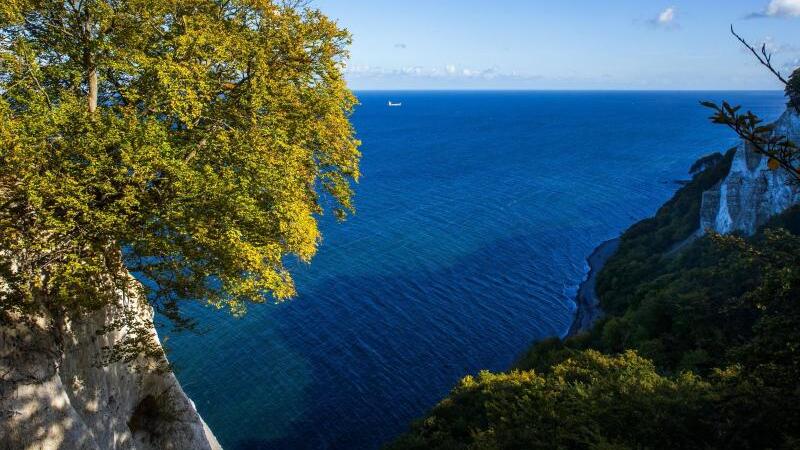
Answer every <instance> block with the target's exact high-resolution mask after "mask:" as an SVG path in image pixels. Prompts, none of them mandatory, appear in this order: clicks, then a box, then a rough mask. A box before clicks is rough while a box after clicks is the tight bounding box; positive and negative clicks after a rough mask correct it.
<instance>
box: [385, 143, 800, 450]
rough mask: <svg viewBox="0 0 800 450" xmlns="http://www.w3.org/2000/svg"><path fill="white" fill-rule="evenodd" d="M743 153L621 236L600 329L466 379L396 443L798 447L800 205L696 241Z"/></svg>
mask: <svg viewBox="0 0 800 450" xmlns="http://www.w3.org/2000/svg"><path fill="white" fill-rule="evenodd" d="M731 157H732V154H731V153H730V152H729V153H728V154H727V155H725V157H724V158H715V159H716V164H714V165H712V166H710V167H707V168H706V170H704V171H702V172H700V173H697V174H696V175H695V176H694V178H693V180H692V181H691V182H690V183H688V184H687V185H686V186H684V187H683V188H682V189H681V190H680V191H679V192H678V193H677V194H676V195H675V197H674V198H673V199H672V200H671V201H669V202H668V203H667V204H665V205H664V207H662V208H661V209H660V210H659V211H658V213H657V215H656V216H655V217H654V218H651V219H647V220H644V221H642V222H640V223H638V224H636V225H634V226H633V227H631V228H630V229H629V230H628V231H627V232H626V233H625V234H624V235H623V236H622V238H621V243H620V248H619V252H618V253H617V254H616V255H615V256H614V257H612V258H611V259H610V260H609V262H608V264H607V265H606V266H605V268H604V269H603V270H602V272H601V274H600V278H599V283H598V292H599V294H600V296H601V304H602V306H603V308H604V309H605V311H606V312H607V315H606V317H605V318H603V319H602V320H600V321H598V322H597V323H596V325H595V326H594V328H593V329H592V330H591V331H590V332H589V333H585V334H583V335H579V336H575V337H572V338H569V339H567V340H566V341H563V342H562V341H561V340H558V339H551V340H548V341H544V342H541V343H539V344H537V345H535V346H534V347H533V348H532V349H531V350H530V351H529V352H528V353H527V354H525V355H524V356H523V357H522V358H521V359H520V360H519V361H518V363H517V367H516V369H515V371H513V372H511V373H508V374H490V373H482V374H481V375H480V376H479V377H478V378H472V377H467V378H465V379H464V380H462V382H461V383H460V384H459V385H458V386H457V387H456V388H455V389H454V390H453V392H452V393H451V395H450V396H449V397H448V398H447V399H445V400H444V401H442V402H441V403H440V404H439V405H438V406H436V408H434V410H433V411H432V412H431V413H430V414H429V415H428V416H427V417H426V418H424V419H422V420H420V421H418V422H416V423H415V424H414V425H413V426H412V430H411V432H410V433H408V434H406V435H404V436H403V437H401V438H400V439H399V440H398V441H396V442H395V443H393V444H392V445H391V446H390V448H395V449H417V448H418V449H422V448H446V449H450V448H481V449H482V448H520V449H523V448H525V449H527V448H542V449H550V448H587V449H589V448H591V449H600V448H603V449H607V448H619V449H623V448H624V449H627V448H631V449H633V448H655V449H674V448H753V449H756V448H759V449H760V448H797V447H798V446H799V445H800V382H798V380H800V302H798V298H799V297H798V294H800V208H794V209H791V210H789V211H787V212H786V213H785V214H783V215H781V216H779V217H777V218H775V219H774V220H773V221H772V222H771V223H769V224H768V225H767V226H765V227H764V228H763V229H762V230H761V231H760V232H759V233H758V235H757V236H754V237H752V238H748V239H746V240H745V239H742V238H739V237H736V236H730V237H722V236H717V235H710V236H705V237H701V238H693V237H692V235H693V233H694V231H696V226H697V223H699V216H698V214H699V207H700V199H701V195H702V192H703V191H704V190H707V189H708V188H710V187H711V186H713V185H714V184H715V183H717V182H718V181H719V180H720V179H721V178H723V177H724V176H725V175H726V174H727V172H728V169H729V167H730V161H731ZM687 239H688V240H687Z"/></svg>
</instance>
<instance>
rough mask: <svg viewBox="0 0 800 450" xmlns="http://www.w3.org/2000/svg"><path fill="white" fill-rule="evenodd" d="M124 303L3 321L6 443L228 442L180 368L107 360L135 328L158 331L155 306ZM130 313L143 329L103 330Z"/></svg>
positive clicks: (0, 429) (0, 410)
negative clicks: (182, 379)
mask: <svg viewBox="0 0 800 450" xmlns="http://www.w3.org/2000/svg"><path fill="white" fill-rule="evenodd" d="M119 300H120V304H118V305H112V306H109V307H106V308H104V309H102V310H100V311H97V312H95V313H93V314H91V315H89V316H88V317H81V318H79V319H72V320H70V319H63V320H59V319H54V318H53V317H49V316H47V315H45V314H42V315H40V316H38V317H35V318H31V319H29V320H22V319H21V318H20V317H14V316H12V317H6V320H5V321H2V318H0V449H2V450H50V449H67V450H72V449H80V450H89V449H91V450H96V449H97V450H123V449H124V450H134V449H136V450H151V449H152V450H156V449H159V450H161V449H169V450H184V449H185V450H215V449H219V448H220V446H219V444H218V443H217V441H216V439H215V438H214V436H213V434H211V432H210V431H209V430H208V428H207V427H206V425H205V423H204V422H203V420H202V419H201V418H200V415H199V414H198V413H197V410H196V409H195V407H194V404H193V403H192V402H191V400H190V399H189V398H188V397H187V396H186V394H184V392H183V390H182V389H181V386H180V385H179V384H178V381H177V380H176V378H175V376H174V375H173V374H172V373H171V372H158V371H148V370H141V369H137V367H138V366H139V364H137V361H132V362H130V363H126V362H117V363H113V364H110V365H105V366H103V365H102V364H98V363H99V361H101V356H102V352H103V347H107V346H111V345H113V344H114V343H118V342H120V340H121V339H123V338H124V336H125V335H126V333H127V335H128V337H130V333H137V332H139V333H152V334H151V336H152V337H156V335H155V328H154V327H153V321H152V318H153V312H152V309H151V308H150V306H149V305H147V303H146V302H144V301H142V300H141V299H138V298H129V297H127V298H126V297H124V296H120V299H119ZM122 302H126V304H127V307H126V308H123V306H122ZM125 310H127V311H129V312H132V313H133V314H135V315H136V318H137V320H138V322H139V323H140V324H142V327H136V328H137V329H136V330H132V329H119V330H116V331H110V332H106V333H100V334H98V333H97V331H98V330H100V329H102V328H103V327H105V326H107V325H108V324H109V323H111V322H112V321H113V320H115V319H118V318H119V315H120V314H122V313H123V311H125ZM156 339H157V337H156ZM138 362H139V363H141V361H138Z"/></svg>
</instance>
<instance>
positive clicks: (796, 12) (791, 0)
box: [748, 0, 800, 18]
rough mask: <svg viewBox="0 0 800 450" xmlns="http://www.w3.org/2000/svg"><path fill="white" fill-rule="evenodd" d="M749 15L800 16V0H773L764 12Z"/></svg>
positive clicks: (751, 16)
mask: <svg viewBox="0 0 800 450" xmlns="http://www.w3.org/2000/svg"><path fill="white" fill-rule="evenodd" d="M748 17H750V18H757V17H800V0H771V1H770V2H769V5H767V7H766V8H765V9H764V11H763V12H759V13H753V14H750V16H748Z"/></svg>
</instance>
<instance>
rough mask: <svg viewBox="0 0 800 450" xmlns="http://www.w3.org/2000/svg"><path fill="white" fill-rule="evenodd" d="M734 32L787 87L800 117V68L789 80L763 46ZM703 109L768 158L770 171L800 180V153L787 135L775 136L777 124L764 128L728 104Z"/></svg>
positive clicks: (706, 103)
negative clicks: (785, 173)
mask: <svg viewBox="0 0 800 450" xmlns="http://www.w3.org/2000/svg"><path fill="white" fill-rule="evenodd" d="M731 33H732V34H733V36H734V37H736V39H737V40H738V41H739V42H741V43H742V45H744V46H745V47H746V48H747V49H748V50H749V51H750V52H751V53H752V54H753V55H754V56H755V58H756V59H757V60H758V61H759V63H761V65H763V66H764V67H766V68H767V69H768V70H769V71H770V72H772V74H773V75H775V77H776V78H777V79H778V81H780V82H781V83H782V84H783V85H784V90H785V93H786V96H787V98H788V106H789V107H790V108H791V109H793V110H794V113H796V114H798V115H800V68H798V69H796V70H795V71H794V72H793V73H792V74H791V76H789V78H788V79H787V78H786V77H784V76H783V74H782V73H781V72H780V71H779V70H778V69H776V68H775V66H774V65H773V63H772V54H771V53H770V52H769V51H768V50H767V45H766V44H763V45H762V46H761V49H760V50H757V49H756V48H755V47H754V46H752V45H751V44H749V43H748V42H747V41H746V40H745V39H744V38H742V37H741V36H740V35H739V34H737V33H736V31H735V30H734V29H733V26H731ZM700 103H701V104H702V105H703V106H705V107H707V108H710V109H712V110H714V115H713V116H712V117H711V121H712V122H713V123H716V124H721V125H726V126H728V127H729V128H730V129H732V130H733V131H734V132H735V133H736V134H737V135H738V136H739V137H740V138H742V139H743V140H744V141H745V142H746V143H747V144H749V146H750V148H751V149H752V150H753V151H754V152H756V153H757V154H760V155H763V156H766V157H767V158H769V161H768V167H769V168H770V170H778V169H781V168H782V169H784V170H786V171H787V172H788V173H789V174H790V175H791V176H792V177H793V179H794V180H796V181H800V154H799V153H800V152H799V151H798V146H797V144H796V143H795V142H792V141H791V140H790V139H789V138H788V136H784V135H780V134H777V133H776V130H775V126H774V125H764V121H763V120H762V119H760V118H759V117H758V116H756V115H755V114H753V112H752V111H747V112H746V113H740V112H739V111H740V110H741V106H731V105H730V104H729V103H728V102H722V105H721V106H720V105H717V104H716V103H714V102H710V101H703V102H700Z"/></svg>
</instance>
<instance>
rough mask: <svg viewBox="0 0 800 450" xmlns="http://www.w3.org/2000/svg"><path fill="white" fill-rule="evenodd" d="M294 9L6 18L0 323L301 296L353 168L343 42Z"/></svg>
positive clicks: (34, 5)
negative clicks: (125, 306)
mask: <svg viewBox="0 0 800 450" xmlns="http://www.w3.org/2000/svg"><path fill="white" fill-rule="evenodd" d="M288 3H289V2H277V1H270V0H232V1H225V2H221V1H214V0H120V1H116V0H115V1H111V0H84V1H80V2H72V1H63V2H62V1H57V2H50V1H37V0H18V1H10V2H2V3H0V310H11V309H15V310H26V309H30V308H40V307H42V306H46V307H48V308H50V309H51V310H55V311H64V310H67V311H71V310H80V309H82V308H96V307H98V306H102V305H103V304H105V302H108V301H110V300H111V299H112V298H113V297H114V296H115V295H116V292H117V291H118V290H119V289H124V288H126V287H128V286H129V284H130V283H129V278H128V277H127V276H126V272H125V271H126V269H127V270H129V271H131V272H134V273H136V274H137V276H138V277H140V278H141V279H143V280H144V281H145V285H146V287H147V288H148V289H150V293H151V294H153V295H152V298H154V300H155V301H156V304H157V305H159V306H161V307H162V309H163V310H165V311H173V312H174V305H175V304H176V303H175V302H176V301H177V300H181V299H201V300H204V301H208V302H211V303H212V304H214V305H217V306H218V307H226V308H229V309H231V310H232V311H234V312H241V311H242V310H243V305H244V304H245V303H246V302H247V301H264V300H265V299H275V300H280V299H285V298H287V297H290V296H292V295H293V294H294V286H293V283H292V277H291V274H290V273H289V271H288V270H287V267H286V266H285V264H284V262H285V260H286V258H287V256H292V257H295V258H296V259H299V260H301V261H308V260H309V259H310V258H311V257H312V256H313V255H314V253H315V251H316V248H317V244H318V242H319V239H320V233H319V230H318V227H317V216H318V215H319V214H321V213H322V212H323V205H326V204H327V205H329V206H330V209H331V210H332V211H333V212H334V213H335V214H336V215H337V216H339V217H344V216H345V214H346V213H347V212H348V211H352V210H353V206H352V201H351V198H352V190H351V182H353V181H354V180H356V179H357V178H358V175H359V170H358V163H359V156H360V155H359V152H358V141H357V140H356V139H355V138H354V132H353V129H352V127H351V125H350V123H349V114H350V113H351V111H352V108H353V106H354V104H355V102H356V100H355V98H354V97H353V95H352V94H351V93H350V91H349V90H348V89H347V88H346V85H345V82H344V80H343V76H342V68H343V60H344V58H345V56H346V47H347V46H348V44H349V41H350V37H349V35H348V33H347V32H346V31H345V30H342V29H341V28H339V27H338V26H337V24H336V23H335V22H333V21H331V20H330V19H328V18H327V17H325V16H324V15H322V14H321V13H320V12H319V11H316V10H313V9H301V8H299V7H294V6H292V5H289V4H288Z"/></svg>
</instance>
